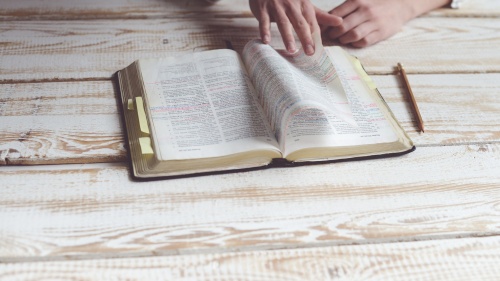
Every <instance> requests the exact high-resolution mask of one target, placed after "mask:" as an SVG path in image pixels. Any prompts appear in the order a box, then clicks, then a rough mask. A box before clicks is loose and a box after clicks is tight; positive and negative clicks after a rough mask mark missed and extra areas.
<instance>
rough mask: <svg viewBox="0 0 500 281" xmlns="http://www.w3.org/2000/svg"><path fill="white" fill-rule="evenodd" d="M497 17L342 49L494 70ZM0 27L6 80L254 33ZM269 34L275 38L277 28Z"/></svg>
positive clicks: (426, 27) (218, 28)
mask: <svg viewBox="0 0 500 281" xmlns="http://www.w3.org/2000/svg"><path fill="white" fill-rule="evenodd" d="M499 22H500V19H482V18H447V19H442V18H426V19H416V20H414V21H412V22H410V23H409V24H408V25H407V26H406V27H405V28H404V29H403V31H402V32H401V33H398V34H397V35H395V36H394V37H392V38H391V39H389V40H387V41H384V42H381V43H379V44H377V45H375V46H372V47H369V48H365V49H352V48H348V51H349V52H351V53H353V54H354V55H356V56H358V57H359V58H360V59H361V61H362V62H363V64H364V66H365V67H366V69H367V71H368V72H369V73H371V74H388V73H393V72H394V68H395V66H396V64H397V62H403V63H404V64H405V68H406V69H407V72H408V73H450V72H454V73H464V72H468V73H470V72H500V52H498V48H497V46H499V45H500V37H499V36H497V35H498V33H499V32H500V24H499ZM0 33H1V34H2V42H1V43H0V44H1V45H0V46H1V48H2V56H1V57H0V81H4V82H9V81H32V80H42V81H46V80H50V79H59V80H60V79H63V80H64V79H95V78H98V79H100V78H109V77H111V76H112V75H113V74H114V73H115V72H116V71H118V70H120V69H122V68H124V67H126V66H127V65H129V64H130V63H132V62H133V61H134V60H136V59H139V58H151V57H163V56H171V55H176V54H177V55H178V54H179V53H189V52H193V51H202V50H208V49H218V48H225V47H226V41H227V40H229V41H231V42H232V44H233V46H234V47H235V48H236V50H238V51H241V49H242V48H243V46H244V44H245V43H246V42H248V41H249V40H251V39H253V38H257V37H258V36H259V33H258V25H257V21H256V20H255V19H236V20H233V19H211V20H210V19H204V20H199V21H195V20H189V19H170V20H123V21H106V20H95V21H41V22H39V21H27V22H6V23H4V24H3V25H1V26H0ZM273 38H274V39H275V42H276V43H275V44H276V45H279V43H281V42H280V41H281V38H280V36H279V34H278V33H277V31H276V29H274V37H273ZM437 42H439V44H437ZM325 43H326V42H325ZM327 44H331V43H327ZM457 46H460V47H459V48H457ZM464 54H466V55H464ZM478 62H481V63H478Z"/></svg>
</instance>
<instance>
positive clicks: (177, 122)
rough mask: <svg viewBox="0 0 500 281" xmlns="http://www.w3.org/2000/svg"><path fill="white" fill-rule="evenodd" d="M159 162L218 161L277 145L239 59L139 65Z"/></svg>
mask: <svg viewBox="0 0 500 281" xmlns="http://www.w3.org/2000/svg"><path fill="white" fill-rule="evenodd" d="M139 66H140V71H141V73H142V76H143V79H144V86H145V88H146V93H147V95H146V96H145V98H146V105H147V107H146V110H147V111H148V113H149V116H150V125H151V127H152V134H151V135H152V141H153V143H154V147H155V153H157V154H158V156H157V157H158V159H159V160H185V159H199V158H208V157H220V156H226V155H230V154H236V153H242V152H248V151H252V150H273V151H277V153H279V152H278V151H279V148H278V144H277V142H276V139H275V138H274V136H273V134H272V132H271V130H270V127H269V125H268V123H267V121H265V117H264V113H263V111H262V109H261V107H260V106H259V104H258V103H257V100H256V96H255V94H254V91H255V90H254V89H253V87H252V85H251V82H250V79H249V77H248V75H247V73H246V70H245V67H244V66H243V65H242V61H241V59H240V57H239V55H238V54H237V53H236V52H234V51H232V50H214V51H205V52H200V53H193V54H189V55H184V56H180V57H175V58H165V59H161V60H140V61H139Z"/></svg>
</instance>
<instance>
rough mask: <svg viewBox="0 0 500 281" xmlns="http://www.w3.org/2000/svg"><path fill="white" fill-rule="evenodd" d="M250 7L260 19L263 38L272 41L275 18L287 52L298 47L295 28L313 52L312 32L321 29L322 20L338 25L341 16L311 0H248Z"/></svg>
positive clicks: (302, 41) (324, 22)
mask: <svg viewBox="0 0 500 281" xmlns="http://www.w3.org/2000/svg"><path fill="white" fill-rule="evenodd" d="M249 4H250V9H251V10H252V13H253V14H254V16H255V17H256V18H257V20H258V21H259V30H260V36H261V39H262V42H264V43H265V44H268V43H269V42H271V31H270V25H271V22H276V23H277V25H278V29H279V31H280V33H281V37H282V39H283V43H284V44H285V47H286V49H287V51H288V52H290V53H294V52H295V51H296V49H297V48H296V46H295V37H294V35H293V30H295V32H296V33H297V36H298V37H299V40H300V42H301V44H302V47H303V49H304V52H305V53H306V54H307V55H309V56H310V55H313V54H314V50H315V45H314V40H313V39H312V33H314V32H318V33H319V32H320V29H319V25H318V23H319V24H321V25H325V26H337V25H339V24H341V23H342V18H340V17H338V16H336V15H332V14H328V13H327V12H325V11H322V10H320V9H318V8H316V7H314V6H313V5H312V4H311V2H310V1H309V0H249Z"/></svg>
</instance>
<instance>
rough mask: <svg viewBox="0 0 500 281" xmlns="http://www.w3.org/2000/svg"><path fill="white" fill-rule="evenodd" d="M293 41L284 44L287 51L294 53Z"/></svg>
mask: <svg viewBox="0 0 500 281" xmlns="http://www.w3.org/2000/svg"><path fill="white" fill-rule="evenodd" d="M295 49H296V48H295V42H288V44H287V46H286V50H287V51H288V52H289V53H295V51H296V50H295Z"/></svg>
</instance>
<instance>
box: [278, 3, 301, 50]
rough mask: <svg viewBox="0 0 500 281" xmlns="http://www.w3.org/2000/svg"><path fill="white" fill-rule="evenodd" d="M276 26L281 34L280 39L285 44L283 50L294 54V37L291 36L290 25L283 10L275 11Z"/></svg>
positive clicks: (295, 48)
mask: <svg viewBox="0 0 500 281" xmlns="http://www.w3.org/2000/svg"><path fill="white" fill-rule="evenodd" d="M274 18H275V19H276V24H277V25H278V30H279V31H280V33H281V38H282V39H283V43H284V44H285V48H286V50H287V51H288V52H289V53H295V51H296V50H297V47H296V46H295V37H294V36H293V30H292V24H291V23H290V20H289V19H288V16H287V15H286V14H285V12H284V11H283V10H277V11H276V16H275V17H274Z"/></svg>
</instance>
